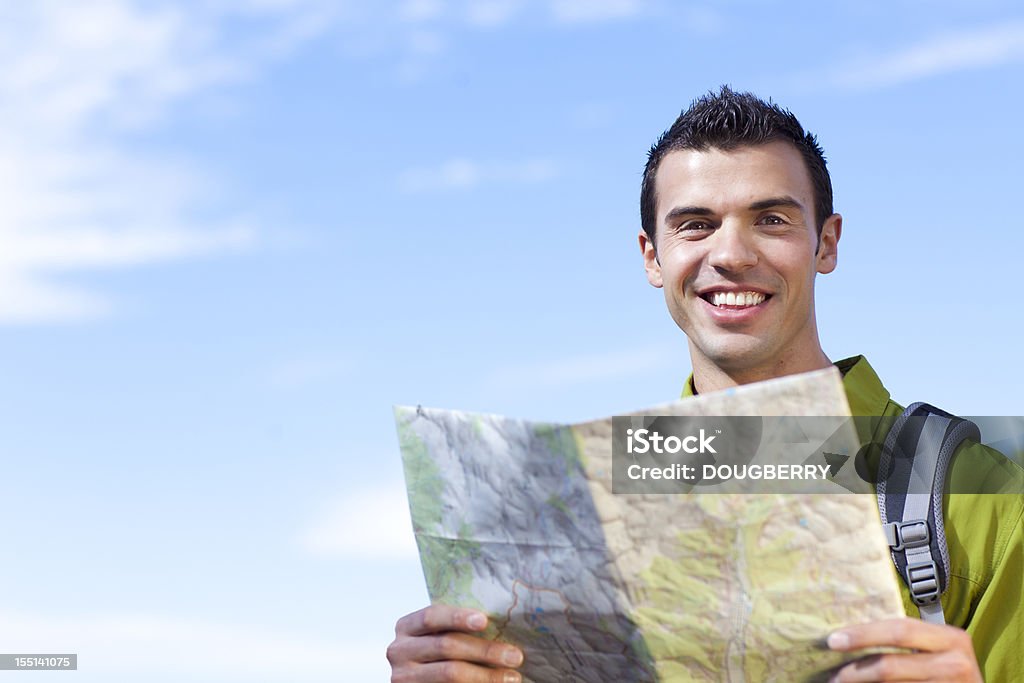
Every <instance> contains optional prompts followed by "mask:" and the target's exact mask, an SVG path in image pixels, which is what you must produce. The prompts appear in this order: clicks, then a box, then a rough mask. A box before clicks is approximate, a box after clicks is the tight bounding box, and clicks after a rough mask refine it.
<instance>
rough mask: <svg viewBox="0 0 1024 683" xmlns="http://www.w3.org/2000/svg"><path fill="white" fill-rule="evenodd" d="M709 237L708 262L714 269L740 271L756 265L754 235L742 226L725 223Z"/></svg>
mask: <svg viewBox="0 0 1024 683" xmlns="http://www.w3.org/2000/svg"><path fill="white" fill-rule="evenodd" d="M711 239H712V243H711V245H710V247H711V250H710V252H709V254H708V264H709V265H710V266H712V267H713V268H715V269H716V270H720V271H725V272H741V271H744V270H747V269H748V268H752V267H754V266H755V265H757V251H756V249H755V248H754V244H753V239H754V236H753V235H751V234H750V231H749V230H745V229H744V228H743V226H741V225H736V224H731V223H725V224H723V225H722V226H721V227H719V228H718V230H716V231H715V234H714V235H713V236H712V237H711Z"/></svg>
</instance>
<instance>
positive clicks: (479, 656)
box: [401, 631, 523, 669]
mask: <svg viewBox="0 0 1024 683" xmlns="http://www.w3.org/2000/svg"><path fill="white" fill-rule="evenodd" d="M401 655H402V656H403V658H404V659H405V661H412V662H440V661H446V660H453V661H463V662H475V663H477V664H486V665H488V666H493V667H498V668H511V669H514V668H516V667H518V666H520V665H521V664H522V663H523V653H522V652H521V651H520V650H519V648H517V647H514V646H512V645H509V644H508V643H499V642H496V641H493V640H485V639H483V638H478V637H476V636H471V635H469V634H466V633H456V632H454V631H453V632H450V633H442V634H439V635H434V636H420V637H418V638H408V639H406V641H405V643H404V644H403V647H402V652H401Z"/></svg>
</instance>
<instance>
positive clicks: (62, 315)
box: [0, 0, 326, 323]
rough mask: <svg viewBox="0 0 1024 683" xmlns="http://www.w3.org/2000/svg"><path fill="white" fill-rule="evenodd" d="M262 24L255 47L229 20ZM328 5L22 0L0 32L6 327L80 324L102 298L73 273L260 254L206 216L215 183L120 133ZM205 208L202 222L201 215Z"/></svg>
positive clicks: (236, 225) (302, 34)
mask: <svg viewBox="0 0 1024 683" xmlns="http://www.w3.org/2000/svg"><path fill="white" fill-rule="evenodd" d="M231 13H234V14H235V15H237V14H238V13H245V14H247V15H254V16H255V15H259V16H261V17H263V18H264V19H265V22H264V23H266V24H267V26H268V28H266V30H265V31H264V32H263V33H259V32H258V31H257V32H256V33H259V38H258V40H256V42H253V43H251V44H246V45H243V44H239V43H237V41H235V40H234V39H233V37H231V36H229V35H228V34H227V28H226V24H227V17H228V15H229V14H231ZM325 16H326V14H325V12H324V10H323V9H322V3H320V2H313V1H312V0H302V1H301V2H297V1H294V0H293V1H292V2H287V3H286V2H281V1H280V0H278V1H276V2H272V1H269V0H262V1H260V0H248V1H247V2H241V1H233V2H221V3H210V4H204V5H199V4H197V5H177V4H169V5H163V6H157V5H143V4H139V3H133V2H129V1H128V0H83V1H82V2H76V3H70V4H69V3H64V2H56V1H46V0H43V1H40V2H32V3H16V4H14V5H11V6H9V7H7V8H6V9H5V12H4V21H3V22H2V23H0V65H3V67H4V68H2V69H0V283H3V285H5V286H4V287H3V289H2V290H0V323H38V322H45V321H69V320H72V321H73V320H81V319H87V318H91V317H96V316H99V315H104V314H107V313H109V312H110V311H111V309H112V304H111V302H110V300H109V299H108V298H107V297H105V296H103V295H101V294H99V293H97V292H92V291H88V290H87V289H83V288H82V287H81V286H80V285H76V284H74V283H72V282H71V281H70V279H69V278H68V277H67V274H71V273H75V272H78V271H82V270H97V269H111V268H124V267H129V266H141V265H146V264H149V263H154V262H158V261H169V260H180V259H187V258H194V257H197V256H203V255H209V254H215V253H220V252H226V251H235V250H239V249H244V248H247V247H250V246H251V245H253V244H255V243H256V242H257V241H258V239H257V231H256V229H255V228H254V227H253V225H252V224H251V223H252V221H251V220H250V219H248V217H246V216H240V215H228V216H223V217H220V218H217V219H212V218H209V215H208V213H209V209H210V207H211V205H212V204H214V203H215V202H212V198H213V197H214V196H215V191H214V190H215V189H216V186H217V183H216V181H215V179H211V178H207V177H204V176H203V174H202V173H200V172H198V171H197V170H196V168H195V167H194V166H193V165H192V164H189V163H184V162H181V161H177V160H174V159H169V158H157V157H153V156H149V157H146V156H143V155H141V154H139V153H138V152H135V151H134V150H131V148H130V146H129V145H128V144H127V143H126V142H123V137H122V135H123V133H124V132H125V131H126V130H132V131H138V130H139V129H140V128H145V127H151V126H154V125H158V124H159V123H160V122H161V121H163V120H164V119H165V118H166V116H167V115H168V114H169V112H170V111H171V108H172V107H173V106H174V105H175V104H176V103H178V102H181V101H182V100H183V99H185V98H188V97H191V96H194V95H196V94H197V93H200V92H203V91H206V90H208V89H210V88H211V86H215V85H220V84H223V83H227V82H233V81H237V80H239V79H242V78H247V77H250V76H251V74H252V73H253V72H254V71H256V70H258V68H259V67H260V66H261V64H262V63H264V62H265V61H266V60H267V59H269V58H271V57H272V56H276V55H279V54H280V53H281V51H282V50H284V49H286V47H287V46H288V45H290V44H291V45H293V44H296V42H297V41H299V40H300V39H306V38H308V37H309V36H311V35H313V34H314V33H315V32H316V31H317V30H322V29H323V26H324V25H325V23H324V22H325V19H324V17H325ZM204 211H207V213H206V214H204V213H203V212H204Z"/></svg>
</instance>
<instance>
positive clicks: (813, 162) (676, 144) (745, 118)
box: [640, 85, 833, 243]
mask: <svg viewBox="0 0 1024 683" xmlns="http://www.w3.org/2000/svg"><path fill="white" fill-rule="evenodd" d="M776 140H787V141H789V142H792V143H793V145H794V146H795V147H796V149H797V151H799V152H800V156H802V157H803V159H804V164H805V165H806V166H807V172H808V173H809V174H810V176H811V186H812V188H813V189H814V218H815V221H816V222H817V226H816V227H817V229H818V234H819V235H820V234H821V228H822V225H824V223H825V219H827V218H828V217H829V216H831V215H832V213H833V211H832V180H831V178H829V175H828V169H827V168H826V167H825V155H824V153H823V152H822V150H821V147H820V146H819V145H818V140H817V138H815V137H814V135H812V134H811V133H808V132H805V131H804V129H803V126H801V125H800V122H799V121H798V120H797V118H796V117H795V116H793V114H792V113H791V112H790V111H789V110H787V109H783V108H781V107H779V106H778V105H777V104H773V103H772V102H771V100H769V101H768V102H765V101H764V100H762V99H760V98H759V97H756V96H755V95H752V94H751V93H749V92H739V93H738V92H734V91H733V90H732V89H731V88H729V86H727V85H723V86H722V88H721V90H720V91H719V92H718V93H715V92H713V91H712V92H708V94H706V95H704V96H703V97H701V98H700V99H698V100H695V101H694V102H693V103H692V104H691V105H690V107H689V108H688V109H684V110H683V112H682V113H681V114H679V118H677V119H676V121H675V123H673V124H672V127H671V128H669V129H668V130H666V131H665V132H664V133H662V134H661V137H660V138H658V141H657V142H656V143H655V144H654V146H653V147H651V151H650V152H648V154H647V166H645V167H644V179H643V184H642V185H641V188H640V225H641V226H642V227H643V229H644V232H646V233H647V237H648V238H649V239H650V240H651V242H652V243H653V242H654V233H655V231H656V229H657V223H658V218H657V197H656V196H655V190H654V181H655V177H656V175H657V173H658V166H659V164H661V160H662V159H664V158H665V155H667V154H668V153H669V152H673V151H675V150H681V149H689V150H696V151H705V150H707V149H709V148H714V149H721V150H725V151H728V150H732V149H736V148H737V147H745V146H753V145H763V144H767V143H769V142H774V141H776Z"/></svg>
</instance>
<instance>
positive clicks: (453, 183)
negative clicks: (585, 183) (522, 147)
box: [398, 158, 559, 192]
mask: <svg viewBox="0 0 1024 683" xmlns="http://www.w3.org/2000/svg"><path fill="white" fill-rule="evenodd" d="M558 175H559V169H558V166H557V164H555V163H554V162H553V161H551V160H548V159H530V160H526V161H522V162H514V163H507V162H479V161H472V160H470V159H461V158H460V159H451V160H449V161H446V162H444V163H442V164H440V165H438V166H434V167H420V168H411V169H408V170H406V171H403V172H402V173H401V174H400V175H399V177H398V185H399V187H400V188H401V189H402V190H404V191H406V192H432V191H438V190H465V189H469V188H473V187H476V186H478V185H483V184H488V183H515V184H529V183H540V182H544V181H546V180H551V179H553V178H555V177H557V176H558Z"/></svg>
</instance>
